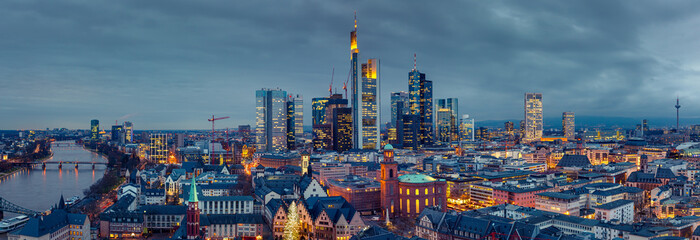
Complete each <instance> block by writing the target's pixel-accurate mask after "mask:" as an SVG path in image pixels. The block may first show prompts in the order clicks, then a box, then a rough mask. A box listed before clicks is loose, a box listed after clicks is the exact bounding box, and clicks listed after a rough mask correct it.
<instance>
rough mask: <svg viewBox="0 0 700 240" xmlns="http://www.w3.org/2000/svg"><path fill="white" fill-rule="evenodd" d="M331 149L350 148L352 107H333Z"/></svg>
mask: <svg viewBox="0 0 700 240" xmlns="http://www.w3.org/2000/svg"><path fill="white" fill-rule="evenodd" d="M333 119H334V121H333V150H335V151H337V152H344V151H347V150H350V149H352V109H350V108H347V107H340V108H334V109H333Z"/></svg>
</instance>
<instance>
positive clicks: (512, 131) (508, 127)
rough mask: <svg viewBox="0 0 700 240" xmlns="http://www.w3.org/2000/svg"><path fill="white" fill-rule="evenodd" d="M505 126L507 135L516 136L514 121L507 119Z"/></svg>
mask: <svg viewBox="0 0 700 240" xmlns="http://www.w3.org/2000/svg"><path fill="white" fill-rule="evenodd" d="M503 127H504V129H505V131H506V135H508V136H509V137H513V136H515V124H513V122H511V121H507V122H505V123H503Z"/></svg>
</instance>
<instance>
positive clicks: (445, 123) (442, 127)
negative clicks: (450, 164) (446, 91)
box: [435, 99, 452, 142]
mask: <svg viewBox="0 0 700 240" xmlns="http://www.w3.org/2000/svg"><path fill="white" fill-rule="evenodd" d="M440 100H444V99H440ZM451 116H452V113H451V112H450V109H447V108H441V107H438V109H437V124H436V128H437V133H436V134H435V135H436V138H435V139H436V141H438V142H450V141H451V139H452V138H451V135H452V134H451V129H450V117H451Z"/></svg>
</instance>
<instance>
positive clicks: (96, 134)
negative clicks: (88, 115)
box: [90, 119, 100, 141]
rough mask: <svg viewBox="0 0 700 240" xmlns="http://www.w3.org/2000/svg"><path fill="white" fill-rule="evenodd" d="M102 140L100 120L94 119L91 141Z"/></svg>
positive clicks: (91, 123) (91, 124)
mask: <svg viewBox="0 0 700 240" xmlns="http://www.w3.org/2000/svg"><path fill="white" fill-rule="evenodd" d="M98 139H100V120H97V119H92V120H91V121H90V140H92V141H97V140H98Z"/></svg>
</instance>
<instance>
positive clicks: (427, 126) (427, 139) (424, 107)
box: [408, 68, 434, 148]
mask: <svg viewBox="0 0 700 240" xmlns="http://www.w3.org/2000/svg"><path fill="white" fill-rule="evenodd" d="M408 99H409V104H410V114H412V115H418V116H419V117H420V124H419V126H420V129H419V132H418V147H419V148H420V147H422V146H430V145H432V144H433V136H434V133H433V132H434V129H433V82H432V81H428V80H426V79H425V74H424V73H421V72H419V71H418V70H417V69H415V68H414V69H412V70H411V72H409V73H408Z"/></svg>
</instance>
